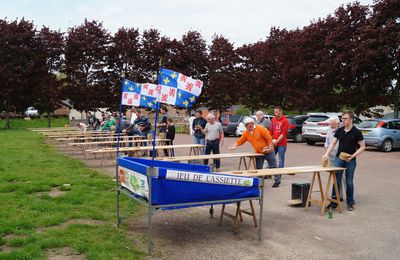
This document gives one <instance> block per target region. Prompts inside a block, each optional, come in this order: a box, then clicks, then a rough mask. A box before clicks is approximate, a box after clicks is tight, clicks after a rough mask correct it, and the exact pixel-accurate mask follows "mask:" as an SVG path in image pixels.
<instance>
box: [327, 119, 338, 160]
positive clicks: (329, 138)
mask: <svg viewBox="0 0 400 260" xmlns="http://www.w3.org/2000/svg"><path fill="white" fill-rule="evenodd" d="M338 128H339V118H337V117H334V118H331V120H329V129H328V132H327V133H326V139H325V144H324V148H325V151H326V150H328V147H329V145H330V144H331V143H332V141H333V137H334V135H335V132H336V130H337V129H338ZM338 146H339V143H336V145H335V147H334V148H333V149H332V151H331V152H330V153H329V165H330V166H333V163H334V161H335V157H336V153H337V150H338Z"/></svg>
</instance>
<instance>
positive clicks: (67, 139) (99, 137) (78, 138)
mask: <svg viewBox="0 0 400 260" xmlns="http://www.w3.org/2000/svg"><path fill="white" fill-rule="evenodd" d="M128 137H130V138H133V139H138V138H145V137H142V136H140V137H139V136H128V135H120V138H121V139H124V140H125V139H127V138H128ZM117 138H118V134H109V135H97V136H86V137H81V136H73V137H63V138H57V139H56V141H58V142H59V143H62V142H67V143H68V142H69V143H71V142H79V141H80V142H85V141H89V140H104V139H112V140H114V139H115V140H116V139H117Z"/></svg>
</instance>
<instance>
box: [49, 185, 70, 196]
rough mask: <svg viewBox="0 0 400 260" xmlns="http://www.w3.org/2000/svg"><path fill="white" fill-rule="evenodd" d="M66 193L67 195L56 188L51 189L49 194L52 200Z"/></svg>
mask: <svg viewBox="0 0 400 260" xmlns="http://www.w3.org/2000/svg"><path fill="white" fill-rule="evenodd" d="M65 193H67V192H66V191H62V190H60V188H58V187H55V188H51V191H50V192H49V196H50V197H52V198H55V197H59V196H62V195H64V194H65Z"/></svg>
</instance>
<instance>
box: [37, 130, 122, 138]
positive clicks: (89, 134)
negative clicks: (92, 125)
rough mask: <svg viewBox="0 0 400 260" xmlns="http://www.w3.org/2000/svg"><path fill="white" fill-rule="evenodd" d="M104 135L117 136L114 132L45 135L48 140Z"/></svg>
mask: <svg viewBox="0 0 400 260" xmlns="http://www.w3.org/2000/svg"><path fill="white" fill-rule="evenodd" d="M102 135H117V134H116V133H114V132H99V131H95V132H76V133H70V134H66V133H58V134H50V135H44V136H45V137H46V138H64V137H65V138H67V137H85V136H102Z"/></svg>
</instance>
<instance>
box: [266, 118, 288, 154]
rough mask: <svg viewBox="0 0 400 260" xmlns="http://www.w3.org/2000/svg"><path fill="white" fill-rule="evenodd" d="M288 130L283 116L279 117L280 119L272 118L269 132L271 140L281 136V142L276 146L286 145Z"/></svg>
mask: <svg viewBox="0 0 400 260" xmlns="http://www.w3.org/2000/svg"><path fill="white" fill-rule="evenodd" d="M288 129H289V122H288V121H287V119H286V117H285V116H283V115H282V116H281V118H279V119H278V118H277V117H274V118H272V121H271V130H270V133H271V135H272V139H275V140H276V139H278V138H279V136H280V135H281V134H282V135H283V138H282V140H281V141H280V142H279V143H278V144H277V146H286V145H287V133H288Z"/></svg>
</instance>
